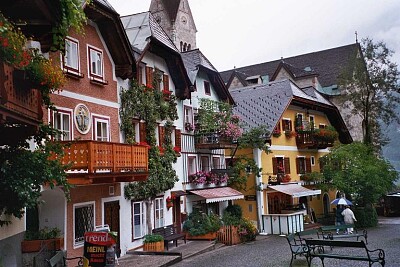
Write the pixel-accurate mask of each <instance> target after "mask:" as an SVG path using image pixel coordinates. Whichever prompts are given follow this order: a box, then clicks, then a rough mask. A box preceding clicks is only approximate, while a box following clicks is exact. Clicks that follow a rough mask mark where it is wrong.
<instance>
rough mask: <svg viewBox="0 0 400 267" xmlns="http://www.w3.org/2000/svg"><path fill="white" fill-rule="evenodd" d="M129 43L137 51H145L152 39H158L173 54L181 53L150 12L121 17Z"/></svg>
mask: <svg viewBox="0 0 400 267" xmlns="http://www.w3.org/2000/svg"><path fill="white" fill-rule="evenodd" d="M121 21H122V24H123V25H124V28H125V31H126V33H127V35H128V38H129V41H130V43H131V45H132V47H134V48H135V49H138V50H139V51H144V50H145V49H146V47H147V45H148V43H150V41H151V39H152V38H153V39H156V40H158V41H159V42H161V43H162V44H164V45H165V46H167V47H168V48H169V49H171V50H172V51H173V52H176V53H179V50H178V49H177V48H176V46H175V45H174V43H173V42H172V40H171V39H170V38H169V37H168V35H167V34H166V33H165V32H164V30H163V29H162V28H161V26H160V25H159V24H158V23H157V21H156V20H155V18H154V16H153V15H152V14H151V13H150V12H149V11H147V12H143V13H139V14H134V15H128V16H123V17H121Z"/></svg>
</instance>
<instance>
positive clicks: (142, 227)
mask: <svg viewBox="0 0 400 267" xmlns="http://www.w3.org/2000/svg"><path fill="white" fill-rule="evenodd" d="M135 205H140V206H139V207H140V211H139V213H135ZM144 212H145V211H144V205H143V202H134V201H132V206H131V213H132V239H133V240H135V239H139V238H142V237H143V236H144V234H145V226H146V225H145V221H144V217H145V216H144ZM137 215H138V216H139V222H140V224H139V228H140V229H139V233H137V231H135V227H136V225H135V216H137Z"/></svg>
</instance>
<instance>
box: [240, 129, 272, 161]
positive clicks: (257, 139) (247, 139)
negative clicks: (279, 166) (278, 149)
mask: <svg viewBox="0 0 400 267" xmlns="http://www.w3.org/2000/svg"><path fill="white" fill-rule="evenodd" d="M269 134H270V133H269V132H268V130H267V127H266V126H265V125H261V126H258V127H254V128H251V129H250V130H248V131H246V132H244V133H243V134H242V136H241V137H239V139H238V144H239V148H258V149H261V150H263V151H264V152H265V153H267V154H269V153H271V150H270V148H269V146H268V144H267V142H266V141H267V137H268V136H269Z"/></svg>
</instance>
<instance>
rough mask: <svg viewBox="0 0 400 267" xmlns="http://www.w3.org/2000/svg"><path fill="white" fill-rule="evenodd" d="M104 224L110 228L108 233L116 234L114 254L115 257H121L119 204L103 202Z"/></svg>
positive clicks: (116, 202)
mask: <svg viewBox="0 0 400 267" xmlns="http://www.w3.org/2000/svg"><path fill="white" fill-rule="evenodd" d="M104 224H108V225H109V226H110V231H113V232H118V239H117V246H116V248H115V249H116V254H117V257H120V255H121V247H120V238H119V236H120V234H121V232H120V227H119V202H118V201H112V202H105V203H104Z"/></svg>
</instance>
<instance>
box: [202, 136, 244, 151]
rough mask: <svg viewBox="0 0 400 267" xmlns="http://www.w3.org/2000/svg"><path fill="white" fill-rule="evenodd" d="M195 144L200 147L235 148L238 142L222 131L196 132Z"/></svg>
mask: <svg viewBox="0 0 400 267" xmlns="http://www.w3.org/2000/svg"><path fill="white" fill-rule="evenodd" d="M195 146H196V148H198V149H225V148H235V147H236V146H237V142H235V141H234V140H232V139H231V138H227V137H225V136H222V135H221V134H220V133H196V143H195Z"/></svg>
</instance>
